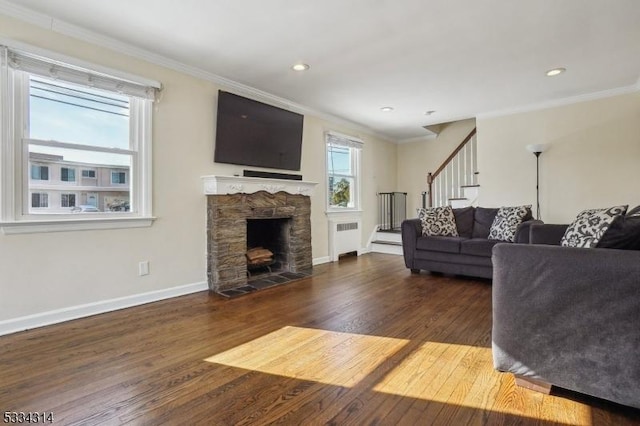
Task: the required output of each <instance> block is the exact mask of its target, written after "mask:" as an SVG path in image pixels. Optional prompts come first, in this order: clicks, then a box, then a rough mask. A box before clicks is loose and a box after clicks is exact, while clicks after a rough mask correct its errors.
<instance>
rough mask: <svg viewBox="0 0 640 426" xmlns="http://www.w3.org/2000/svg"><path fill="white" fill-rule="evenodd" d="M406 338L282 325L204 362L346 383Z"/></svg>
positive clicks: (352, 382)
mask: <svg viewBox="0 0 640 426" xmlns="http://www.w3.org/2000/svg"><path fill="white" fill-rule="evenodd" d="M408 342H409V341H408V340H404V339H394V338H390V337H380V336H368V335H363V334H352V333H340V332H336V331H327V330H318V329H312V328H303V327H293V326H288V327H283V328H281V329H279V330H276V331H274V332H272V333H269V334H266V335H264V336H262V337H259V338H257V339H254V340H252V341H250V342H247V343H245V344H242V345H240V346H236V347H235V348H233V349H229V350H228V351H225V352H222V353H219V354H217V355H214V356H211V357H209V358H207V359H205V361H208V362H211V363H216V364H222V365H227V366H231V367H237V368H242V369H245V370H254V371H260V372H262V373H267V374H275V375H279V376H285V377H291V378H295V379H300V380H311V381H316V382H320V383H325V384H330V385H335V386H345V387H352V386H354V385H356V384H357V383H359V382H360V381H361V380H362V379H363V378H364V377H366V376H367V375H368V374H369V373H371V372H372V371H373V370H374V369H375V368H376V367H377V366H378V365H379V364H380V363H381V362H383V361H384V360H386V359H388V358H389V357H391V356H392V355H393V354H394V353H396V352H397V351H398V350H400V349H401V348H402V347H403V346H405V345H406V344H407V343H408Z"/></svg>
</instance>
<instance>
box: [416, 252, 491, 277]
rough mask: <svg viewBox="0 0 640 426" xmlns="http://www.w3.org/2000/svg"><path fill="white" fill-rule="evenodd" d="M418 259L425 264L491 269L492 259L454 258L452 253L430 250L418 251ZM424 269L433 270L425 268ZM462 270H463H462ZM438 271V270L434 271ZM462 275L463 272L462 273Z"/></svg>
mask: <svg viewBox="0 0 640 426" xmlns="http://www.w3.org/2000/svg"><path fill="white" fill-rule="evenodd" d="M416 259H419V260H420V261H425V262H438V263H441V264H444V263H446V264H449V265H473V266H488V267H491V258H490V257H485V256H473V255H469V254H461V253H460V254H456V255H455V256H453V255H452V254H451V253H445V252H443V251H430V250H417V251H416ZM423 269H426V270H431V269H429V267H427V266H425V267H424V268H423ZM460 269H461V270H462V269H463V268H460ZM433 270H434V271H438V269H433ZM460 273H461V274H462V271H461V272H460Z"/></svg>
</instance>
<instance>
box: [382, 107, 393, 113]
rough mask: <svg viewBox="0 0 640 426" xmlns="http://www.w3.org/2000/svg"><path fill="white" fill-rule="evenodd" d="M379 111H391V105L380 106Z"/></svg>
mask: <svg viewBox="0 0 640 426" xmlns="http://www.w3.org/2000/svg"><path fill="white" fill-rule="evenodd" d="M380 111H382V112H391V111H393V107H382V108H380Z"/></svg>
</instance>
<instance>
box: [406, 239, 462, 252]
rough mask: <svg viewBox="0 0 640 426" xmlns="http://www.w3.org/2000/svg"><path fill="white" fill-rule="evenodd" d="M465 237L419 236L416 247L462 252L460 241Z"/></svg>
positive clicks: (419, 248)
mask: <svg viewBox="0 0 640 426" xmlns="http://www.w3.org/2000/svg"><path fill="white" fill-rule="evenodd" d="M465 239H466V238H462V237H419V238H418V242H417V243H416V248H417V249H418V250H431V251H440V252H445V253H460V242H461V241H464V240H465Z"/></svg>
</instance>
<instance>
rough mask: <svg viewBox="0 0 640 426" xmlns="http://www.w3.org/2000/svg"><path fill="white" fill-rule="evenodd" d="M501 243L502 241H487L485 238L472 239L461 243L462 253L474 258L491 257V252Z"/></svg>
mask: <svg viewBox="0 0 640 426" xmlns="http://www.w3.org/2000/svg"><path fill="white" fill-rule="evenodd" d="M499 242H500V241H497V240H487V239H484V238H472V239H470V240H465V241H462V242H461V244H460V253H462V254H470V255H473V256H485V257H491V250H493V246H495V245H496V244H498V243H499Z"/></svg>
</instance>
